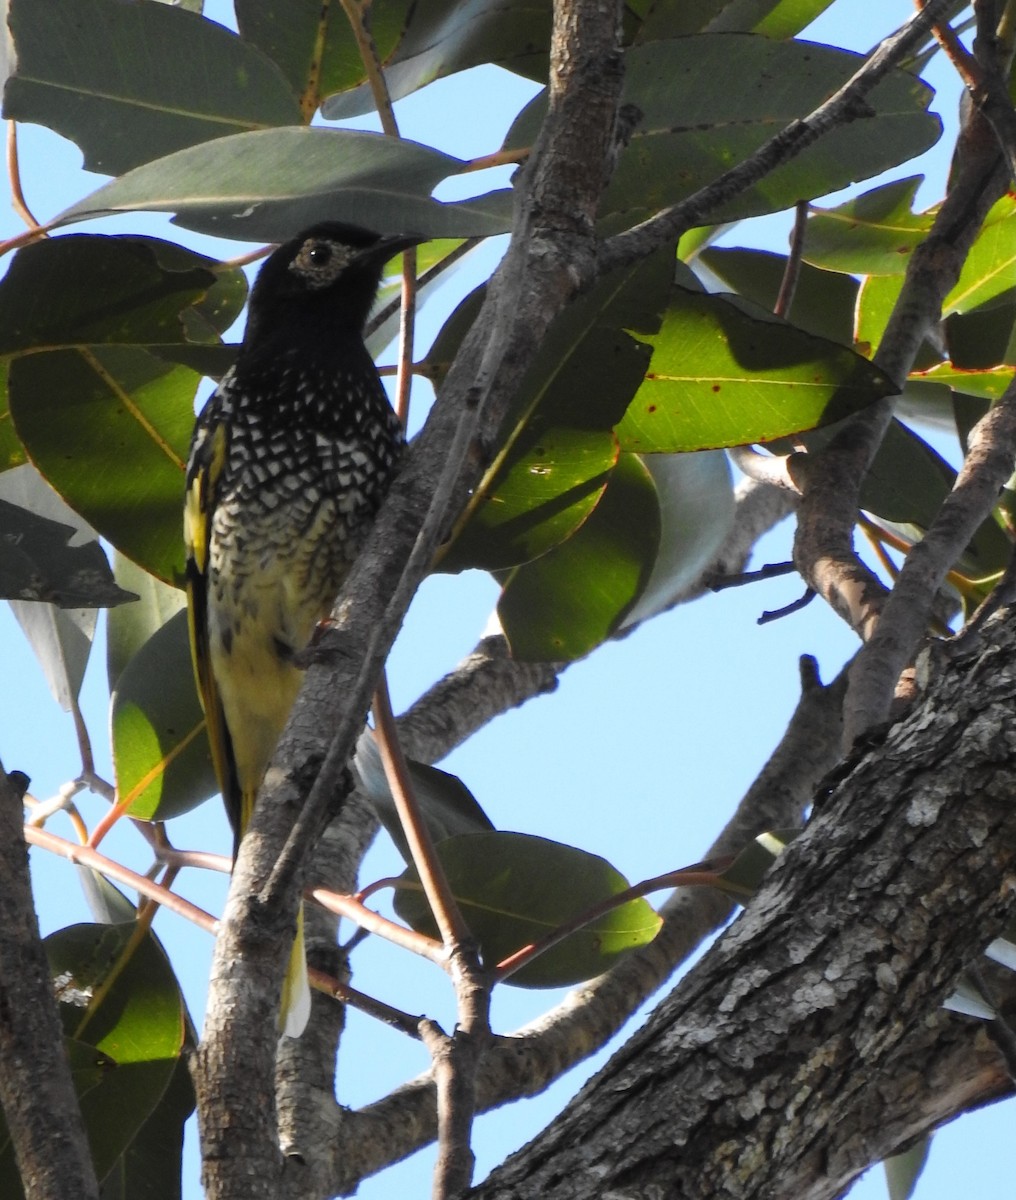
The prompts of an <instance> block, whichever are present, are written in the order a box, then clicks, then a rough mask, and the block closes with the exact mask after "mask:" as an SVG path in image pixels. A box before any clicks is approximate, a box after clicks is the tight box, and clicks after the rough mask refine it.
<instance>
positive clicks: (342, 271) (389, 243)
mask: <svg viewBox="0 0 1016 1200" xmlns="http://www.w3.org/2000/svg"><path fill="white" fill-rule="evenodd" d="M424 240H425V239H424V238H421V237H418V236H414V235H393V236H383V235H381V234H378V233H374V232H372V231H371V230H369V229H361V228H360V227H359V226H357V225H344V224H342V223H340V222H338V221H326V222H322V223H321V224H319V225H312V226H311V227H310V228H309V229H305V230H304V231H303V233H301V234H298V235H297V236H296V237H295V238H293V239H292V240H290V241H288V242H284V243H283V244H282V245H281V246H279V247H278V249H276V250H275V251H273V253H272V254H271V255H270V256H269V257H268V258H267V259H266V260H265V263H264V265H263V266H262V268H261V270H260V271H259V272H258V277H257V280H256V282H255V284H254V287H253V289H252V291H251V296H250V310H249V315H248V319H247V332H246V334H245V335H244V344H245V345H247V344H249V343H252V342H264V341H265V340H266V339H268V338H271V336H272V334H273V333H274V332H276V331H278V330H279V329H280V328H282V329H286V330H288V331H290V332H292V331H294V330H295V329H297V328H302V329H305V330H306V331H307V332H308V333H309V332H311V331H312V330H314V331H316V330H320V329H321V328H322V327H323V328H327V329H331V330H333V331H336V332H337V331H339V330H341V329H346V330H353V331H355V332H356V333H357V334H360V333H362V332H363V327H364V325H365V323H366V321H367V317H368V315H369V314H370V309H371V306H372V305H373V303H374V298H375V297H376V296H377V290H378V286H379V284H380V282H381V272H382V270H383V268H384V265H385V263H386V262H387V261H388V260H389V259H390V258H391V257H392V256H393V255H395V254H397V253H398V252H399V251H400V250H405V249H407V248H408V247H409V246H415V245H417V244H419V243H420V242H421V241H424Z"/></svg>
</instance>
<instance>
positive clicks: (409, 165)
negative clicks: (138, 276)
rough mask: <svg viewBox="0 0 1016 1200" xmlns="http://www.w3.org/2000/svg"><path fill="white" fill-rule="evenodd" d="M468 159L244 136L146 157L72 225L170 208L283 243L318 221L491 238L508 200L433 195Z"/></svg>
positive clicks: (74, 209)
mask: <svg viewBox="0 0 1016 1200" xmlns="http://www.w3.org/2000/svg"><path fill="white" fill-rule="evenodd" d="M463 166H464V164H463V163H462V162H460V161H459V160H458V159H456V158H452V157H451V156H450V155H447V154H442V153H440V151H438V150H432V149H431V148H430V147H428V146H422V145H420V144H419V143H417V142H410V141H407V140H405V139H400V138H393V137H385V136H383V135H381V134H375V133H364V132H362V131H359V130H351V129H319V128H313V129H304V128H286V129H268V130H262V131H260V132H255V133H238V134H236V135H234V136H232V137H227V138H219V139H218V140H216V141H215V142H210V143H206V144H204V145H200V146H192V147H190V148H189V149H186V150H180V151H179V152H177V153H176V154H170V155H168V156H167V157H165V158H160V159H157V160H156V161H154V162H150V163H146V164H145V165H144V166H141V167H137V168H136V169H135V170H133V171H129V172H128V173H127V174H126V175H123V176H121V177H120V178H119V179H114V180H113V181H112V182H111V183H108V184H106V185H105V186H104V187H101V188H99V189H98V190H97V191H95V192H93V193H92V194H91V195H90V196H86V197H85V198H84V199H83V200H79V201H78V202H77V203H76V204H73V205H72V206H71V207H70V208H68V209H66V210H65V211H64V212H63V213H61V214H60V216H59V217H58V219H57V220H58V223H60V224H69V223H71V222H73V221H84V220H87V219H89V218H92V217H98V216H106V215H109V214H111V213H117V212H171V213H175V214H176V217H175V221H176V223H177V224H179V225H183V226H185V227H186V228H188V229H196V230H198V231H199V232H201V233H209V234H213V235H217V236H219V237H231V238H237V239H241V240H244V239H246V240H248V241H262V242H281V241H285V239H286V238H288V237H291V236H292V235H293V234H294V233H296V232H297V231H298V230H300V229H304V228H306V227H307V226H309V225H313V224H315V223H316V222H318V221H325V220H331V221H348V222H350V223H352V224H358V225H363V226H366V227H367V228H368V229H376V230H377V231H378V232H379V233H391V232H400V233H406V232H407V231H412V232H415V233H419V234H426V235H427V236H429V237H487V236H489V235H491V234H495V233H505V232H506V231H507V230H508V229H509V228H510V225H511V197H510V193H507V192H492V193H489V194H488V195H486V196H479V197H476V198H474V199H472V200H462V201H458V202H456V203H442V202H441V201H438V200H434V199H432V197H431V195H430V193H431V192H432V191H433V189H434V188H435V187H436V185H437V184H438V183H440V181H441V180H442V179H445V178H447V177H448V176H449V175H454V174H457V173H458V172H459V171H460V170H461V169H462V167H463Z"/></svg>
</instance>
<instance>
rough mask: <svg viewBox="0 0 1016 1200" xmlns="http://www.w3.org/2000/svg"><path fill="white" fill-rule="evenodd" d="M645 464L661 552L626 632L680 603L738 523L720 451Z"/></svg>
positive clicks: (661, 457)
mask: <svg viewBox="0 0 1016 1200" xmlns="http://www.w3.org/2000/svg"><path fill="white" fill-rule="evenodd" d="M642 462H643V464H644V466H645V468H646V470H647V471H648V472H649V474H650V476H651V478H652V480H653V483H654V484H655V485H656V495H657V500H658V503H659V506H660V548H659V552H658V553H657V555H656V561H655V562H654V563H653V569H652V573H651V574H650V576H649V581H648V583H647V584H646V586H645V588H644V589H643V590H642V593H641V595H640V596H639V598H638V600H637V601H636V602H635V606H634V608H632V610H631V611H630V612H629V613H628V615H627V616H626V617H625V619H624V621H623V622H622V624H621V628H622V629H627V628H629V627H630V626H632V625H637V624H638V623H639V622H640V621H645V620H648V618H649V617H652V616H655V615H656V614H657V613H660V612H663V611H665V610H666V609H668V608H670V607H671V606H672V605H673V604H675V603H677V601H678V599H679V598H680V597H681V596H682V595H683V594H684V592H685V590H686V589H687V588H688V586H689V585H690V584H692V583H693V582H695V581H697V580H698V579H699V578H700V576H701V574H702V571H703V570H704V569H705V568H706V567H707V566H708V565H709V564H710V563H711V562H712V561H713V559H714V558H715V556H716V553H717V551H718V550H719V548H720V546H721V545H722V544H723V541H724V539H725V538H726V536H727V534H728V533H729V532H730V528H731V526H732V525H733V523H734V487H733V482H732V480H731V477H730V464H729V463H728V461H727V456H726V455H725V454H724V453H723V452H722V451H719V450H704V451H702V452H701V453H700V454H647V455H646V456H645V458H644V459H643V460H642Z"/></svg>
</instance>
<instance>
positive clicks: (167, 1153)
mask: <svg viewBox="0 0 1016 1200" xmlns="http://www.w3.org/2000/svg"><path fill="white" fill-rule="evenodd" d="M194 1105H195V1099H194V1088H193V1086H192V1085H191V1081H190V1071H189V1070H188V1068H187V1063H186V1061H185V1059H184V1058H183V1056H181V1057H180V1058H179V1059H177V1062H176V1066H175V1068H174V1069H173V1075H172V1078H171V1079H170V1081H169V1084H168V1085H167V1087H166V1090H165V1091H164V1092H163V1094H162V1098H161V1099H160V1100H159V1102H158V1104H157V1105H156V1106H155V1108H154V1109H153V1110H152V1113H151V1115H150V1116H149V1117H148V1119H147V1120H146V1121H145V1123H144V1124H143V1125H142V1126H141V1129H140V1130H139V1131H138V1134H137V1136H136V1137H135V1138H134V1139H133V1140H132V1141H131V1144H130V1145H129V1146H128V1147H127V1149H126V1150H125V1151H124V1152H123V1154H121V1156H120V1157H119V1159H117V1161H116V1163H115V1164H114V1166H113V1169H112V1170H111V1171H110V1172H109V1173H108V1174H107V1175H106V1177H105V1179H104V1180H103V1181H102V1187H101V1189H100V1191H99V1195H100V1197H101V1200H180V1197H181V1174H182V1166H183V1136H184V1125H185V1123H186V1121H187V1118H188V1117H189V1116H190V1115H191V1113H192V1112H193V1111H194Z"/></svg>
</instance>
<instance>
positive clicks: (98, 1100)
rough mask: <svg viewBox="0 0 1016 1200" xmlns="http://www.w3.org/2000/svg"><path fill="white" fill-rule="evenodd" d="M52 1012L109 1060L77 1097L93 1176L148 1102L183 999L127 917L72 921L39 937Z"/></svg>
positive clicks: (164, 1075)
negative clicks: (52, 994)
mask: <svg viewBox="0 0 1016 1200" xmlns="http://www.w3.org/2000/svg"><path fill="white" fill-rule="evenodd" d="M45 944H46V953H47V955H48V956H49V961H50V970H51V971H52V973H53V975H54V978H55V984H56V994H57V999H58V1001H59V1005H60V1015H61V1019H62V1021H63V1024H64V1029H65V1031H66V1032H67V1033H68V1035H69V1036H70V1037H73V1038H74V1039H75V1040H77V1041H80V1042H86V1043H87V1044H88V1045H91V1046H94V1047H95V1048H96V1049H97V1050H100V1051H101V1052H102V1053H103V1054H104V1055H108V1057H109V1058H110V1059H112V1060H113V1062H114V1064H115V1065H114V1066H113V1067H112V1068H111V1069H109V1070H106V1071H104V1072H103V1075H102V1079H101V1081H100V1082H99V1084H98V1085H97V1086H94V1087H91V1088H90V1090H89V1091H88V1092H87V1094H86V1095H85V1096H84V1097H83V1098H82V1105H81V1109H82V1116H83V1118H84V1121H85V1129H86V1133H87V1134H88V1140H89V1144H90V1147H91V1151H92V1159H93V1162H94V1163H95V1168H96V1173H97V1175H98V1176H99V1179H100V1180H101V1179H103V1178H104V1177H105V1176H106V1174H107V1173H108V1172H109V1171H110V1170H111V1169H112V1167H113V1166H114V1165H115V1163H116V1162H117V1160H118V1158H119V1157H120V1155H121V1154H122V1153H123V1152H124V1150H125V1149H126V1148H127V1147H128V1146H129V1145H130V1143H131V1142H132V1140H133V1138H134V1137H135V1136H136V1134H137V1132H138V1130H139V1129H140V1128H141V1127H142V1125H143V1124H144V1122H145V1121H146V1120H147V1118H148V1116H149V1115H150V1114H151V1113H152V1111H153V1110H154V1109H155V1107H156V1105H157V1104H158V1103H159V1100H160V1099H161V1097H162V1096H163V1094H164V1093H165V1091H166V1088H167V1085H168V1084H169V1081H170V1079H171V1078H172V1076H173V1073H174V1070H175V1067H176V1063H177V1062H178V1061H179V1056H180V1051H181V1049H182V1047H183V1042H184V1017H185V1012H184V1006H183V999H182V997H181V995H180V991H179V987H178V986H177V982H176V979H175V977H174V975H173V972H172V969H171V968H170V965H169V962H168V961H167V959H166V957H165V954H164V952H163V950H162V947H161V946H160V945H159V943H158V941H157V940H156V939H155V937H154V936H153V935H152V934H151V933H145V934H144V935H142V936H141V937H140V939H138V938H137V935H136V926H135V925H134V923H133V922H130V923H127V924H124V925H73V926H70V927H69V928H67V929H61V930H59V931H58V932H57V933H54V934H52V935H51V936H50V937H48V938H47V939H46V943H45Z"/></svg>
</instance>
